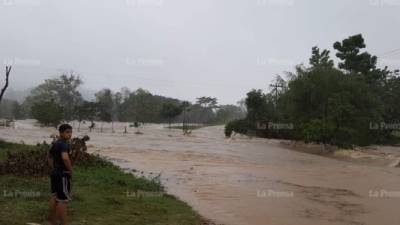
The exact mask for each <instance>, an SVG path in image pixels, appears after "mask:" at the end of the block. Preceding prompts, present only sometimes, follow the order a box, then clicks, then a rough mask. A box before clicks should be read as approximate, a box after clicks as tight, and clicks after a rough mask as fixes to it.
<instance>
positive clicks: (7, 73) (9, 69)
mask: <svg viewBox="0 0 400 225" xmlns="http://www.w3.org/2000/svg"><path fill="white" fill-rule="evenodd" d="M10 72H11V66H6V83H5V84H4V86H3V88H2V89H1V92H0V102H1V100H2V99H3V95H4V93H5V92H6V90H7V88H8V82H9V77H10Z"/></svg>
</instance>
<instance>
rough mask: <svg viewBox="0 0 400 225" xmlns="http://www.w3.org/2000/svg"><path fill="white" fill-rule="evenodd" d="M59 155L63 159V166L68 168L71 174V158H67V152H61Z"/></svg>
mask: <svg viewBox="0 0 400 225" xmlns="http://www.w3.org/2000/svg"><path fill="white" fill-rule="evenodd" d="M61 157H62V159H63V161H64V165H65V168H66V169H67V170H68V172H69V173H70V174H72V163H71V160H70V158H69V154H68V152H62V153H61Z"/></svg>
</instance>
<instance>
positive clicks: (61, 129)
mask: <svg viewBox="0 0 400 225" xmlns="http://www.w3.org/2000/svg"><path fill="white" fill-rule="evenodd" d="M68 129H71V130H72V127H71V125H69V124H67V123H65V124H61V125H60V126H59V127H58V131H60V133H63V132H64V131H66V130H68Z"/></svg>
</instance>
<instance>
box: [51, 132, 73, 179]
mask: <svg viewBox="0 0 400 225" xmlns="http://www.w3.org/2000/svg"><path fill="white" fill-rule="evenodd" d="M62 152H66V153H69V144H68V143H67V142H65V141H64V140H62V139H58V140H57V141H55V142H54V143H53V145H52V146H51V148H50V155H51V156H52V158H53V171H52V172H53V174H60V175H61V174H63V173H64V171H67V168H66V167H65V164H64V161H63V159H62V156H61V153H62Z"/></svg>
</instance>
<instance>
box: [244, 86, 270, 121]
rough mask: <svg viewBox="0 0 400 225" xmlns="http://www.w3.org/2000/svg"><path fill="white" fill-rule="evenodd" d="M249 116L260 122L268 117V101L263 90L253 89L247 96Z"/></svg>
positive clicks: (250, 118) (252, 119)
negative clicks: (266, 112) (266, 110)
mask: <svg viewBox="0 0 400 225" xmlns="http://www.w3.org/2000/svg"><path fill="white" fill-rule="evenodd" d="M245 101H246V107H247V117H248V119H249V120H251V121H254V122H259V121H260V120H265V119H266V114H265V109H266V107H267V101H266V98H265V95H264V94H263V93H262V91H261V90H255V89H254V90H252V91H250V92H249V93H247V98H246V100H245Z"/></svg>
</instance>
